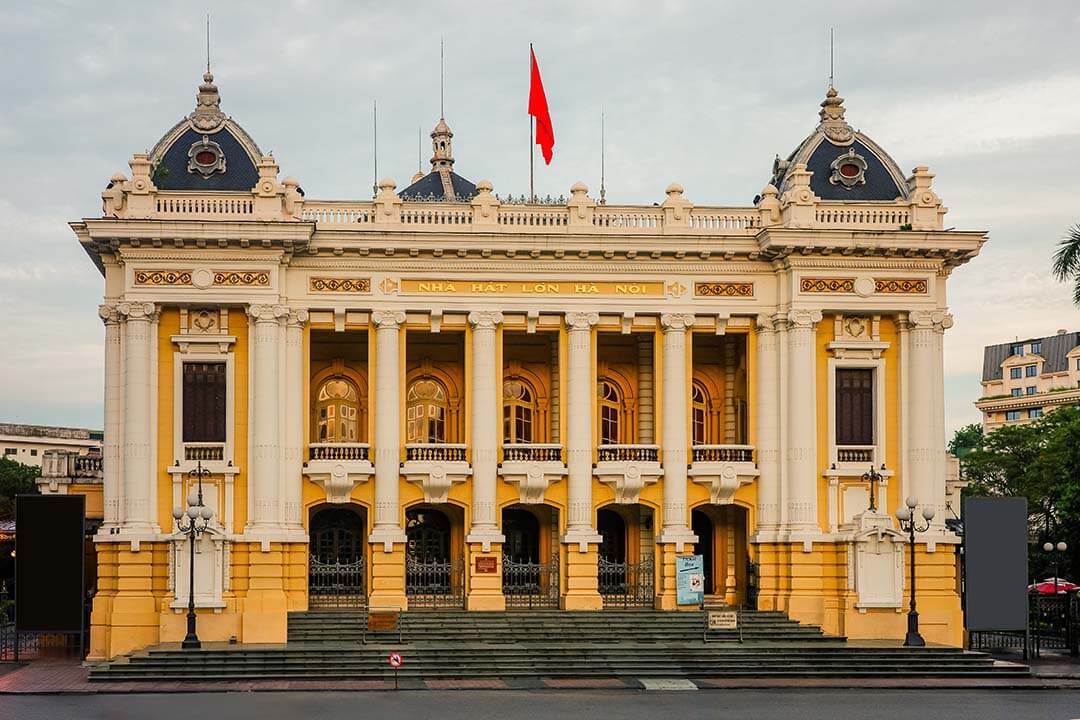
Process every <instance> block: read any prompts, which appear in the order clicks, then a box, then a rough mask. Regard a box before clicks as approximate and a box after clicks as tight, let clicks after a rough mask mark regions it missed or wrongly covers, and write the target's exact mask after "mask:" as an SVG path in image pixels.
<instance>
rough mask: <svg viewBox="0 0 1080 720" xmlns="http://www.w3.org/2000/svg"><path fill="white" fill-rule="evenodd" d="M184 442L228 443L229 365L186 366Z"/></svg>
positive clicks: (195, 364) (187, 364)
mask: <svg viewBox="0 0 1080 720" xmlns="http://www.w3.org/2000/svg"><path fill="white" fill-rule="evenodd" d="M183 401H184V427H183V436H184V442H225V363H220V362H215V363H184V400H183Z"/></svg>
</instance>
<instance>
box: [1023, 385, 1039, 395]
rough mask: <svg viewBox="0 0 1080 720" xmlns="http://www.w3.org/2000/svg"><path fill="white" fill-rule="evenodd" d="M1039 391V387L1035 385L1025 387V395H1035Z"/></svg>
mask: <svg viewBox="0 0 1080 720" xmlns="http://www.w3.org/2000/svg"><path fill="white" fill-rule="evenodd" d="M1038 391H1039V388H1037V387H1035V386H1034V385H1028V386H1027V387H1026V388H1024V394H1025V395H1034V394H1035V393H1037V392H1038Z"/></svg>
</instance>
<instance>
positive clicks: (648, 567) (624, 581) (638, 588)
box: [596, 557, 656, 608]
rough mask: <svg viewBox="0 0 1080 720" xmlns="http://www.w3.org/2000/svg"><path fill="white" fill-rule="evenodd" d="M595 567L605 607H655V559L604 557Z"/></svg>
mask: <svg viewBox="0 0 1080 720" xmlns="http://www.w3.org/2000/svg"><path fill="white" fill-rule="evenodd" d="M596 570H597V585H598V588H599V591H600V597H601V598H602V599H603V601H604V607H605V608H614V607H624V608H626V607H640V608H651V607H653V604H654V602H655V598H656V574H655V565H654V564H653V559H652V558H647V559H645V560H642V561H641V562H638V563H629V562H614V561H611V560H607V559H605V558H603V557H601V558H600V560H599V562H598V563H597V569H596Z"/></svg>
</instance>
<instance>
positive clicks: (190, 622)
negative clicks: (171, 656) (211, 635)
mask: <svg viewBox="0 0 1080 720" xmlns="http://www.w3.org/2000/svg"><path fill="white" fill-rule="evenodd" d="M180 647H181V648H183V649H184V650H198V649H199V648H201V647H202V643H201V642H199V636H198V635H196V634H195V611H194V610H193V609H189V610H188V616H187V635H185V636H184V640H183V642H181V643H180Z"/></svg>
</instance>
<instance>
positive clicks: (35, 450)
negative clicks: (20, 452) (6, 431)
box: [30, 448, 37, 457]
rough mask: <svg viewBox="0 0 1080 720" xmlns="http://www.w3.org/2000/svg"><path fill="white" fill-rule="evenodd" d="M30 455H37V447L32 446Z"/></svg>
mask: <svg viewBox="0 0 1080 720" xmlns="http://www.w3.org/2000/svg"><path fill="white" fill-rule="evenodd" d="M30 457H37V448H30Z"/></svg>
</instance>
